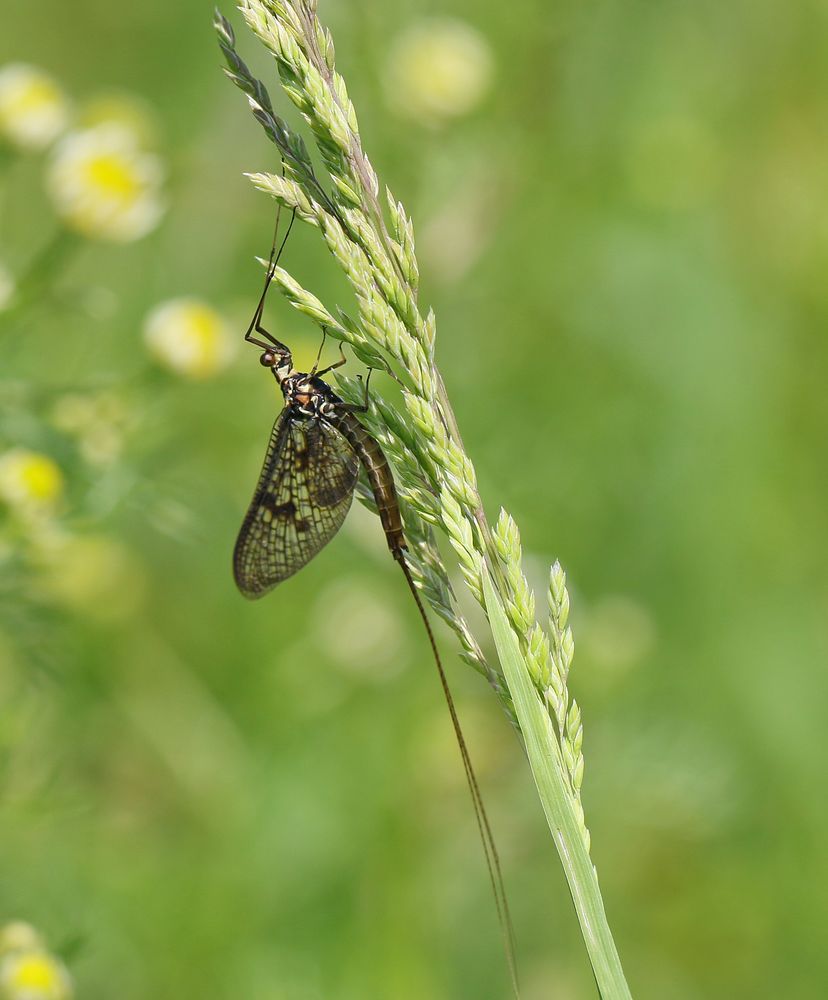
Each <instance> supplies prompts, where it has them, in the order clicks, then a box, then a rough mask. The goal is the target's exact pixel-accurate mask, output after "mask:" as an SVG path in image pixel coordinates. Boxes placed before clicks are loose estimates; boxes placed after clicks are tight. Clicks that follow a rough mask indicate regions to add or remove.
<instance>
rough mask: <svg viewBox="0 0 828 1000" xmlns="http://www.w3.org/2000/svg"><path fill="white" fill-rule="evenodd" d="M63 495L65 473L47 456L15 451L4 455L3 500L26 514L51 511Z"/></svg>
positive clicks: (0, 472) (0, 470)
mask: <svg viewBox="0 0 828 1000" xmlns="http://www.w3.org/2000/svg"><path fill="white" fill-rule="evenodd" d="M62 495H63V474H62V473H61V471H60V469H59V468H58V466H57V465H56V464H55V463H54V462H53V461H52V459H51V458H49V457H48V456H47V455H41V454H39V453H38V452H36V451H27V450H26V449H24V448H15V449H13V450H12V451H7V452H6V453H5V454H4V455H0V499H2V500H4V501H5V502H6V503H7V504H8V505H9V506H10V507H14V508H16V509H17V510H20V511H23V512H35V511H43V510H49V509H51V508H53V507H55V506H56V504H57V502H58V501H59V500H60V498H61V496H62Z"/></svg>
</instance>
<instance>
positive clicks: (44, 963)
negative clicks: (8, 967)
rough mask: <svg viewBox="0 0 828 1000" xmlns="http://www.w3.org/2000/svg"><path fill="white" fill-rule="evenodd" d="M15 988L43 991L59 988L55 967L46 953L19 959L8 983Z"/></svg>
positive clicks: (58, 976) (58, 978)
mask: <svg viewBox="0 0 828 1000" xmlns="http://www.w3.org/2000/svg"><path fill="white" fill-rule="evenodd" d="M9 985H10V986H12V987H13V988H15V989H38V990H42V991H43V992H44V993H46V992H47V991H48V992H53V991H55V990H57V989H59V988H60V986H61V981H60V975H59V974H58V970H57V967H56V966H55V963H54V962H53V961H52V959H51V958H50V957H49V956H48V955H29V956H27V957H26V958H22V959H20V961H19V962H18V963H17V966H16V968H15V970H14V974H13V976H12V978H11V982H10V984H9Z"/></svg>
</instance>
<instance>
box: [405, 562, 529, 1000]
mask: <svg viewBox="0 0 828 1000" xmlns="http://www.w3.org/2000/svg"><path fill="white" fill-rule="evenodd" d="M394 557H395V558H396V560H397V562H398V563H399V564H400V568H401V569H402V571H403V574H404V575H405V579H406V582H407V583H408V589H409V590H410V591H411V594H412V596H413V597H414V601H415V603H416V605H417V610H418V611H419V612H420V618H422V620H423V625H425V630H426V633H427V634H428V641H429V643H430V644H431V652H432V654H433V655H434V662H435V664H436V666H437V673H438V675H439V677H440V686H441V687H442V689H443V695H444V697H445V699H446V705H447V706H448V710H449V715H450V716H451V724H452V726H453V728H454V735H455V738H456V739H457V745H458V747H459V748H460V756H461V757H462V759H463V769H464V770H465V772H466V781H467V783H468V786H469V792H470V793H471V797H472V803H473V805H474V815H475V819H476V820H477V828H478V830H479V832H480V840H481V843H482V844H483V853H484V855H485V857H486V867H487V868H488V870H489V879H490V881H491V884H492V892H493V894H494V899H495V907H496V909H497V919H498V922H499V923H500V929H501V932H502V934H503V946H504V950H505V952H506V962H507V964H508V966H509V976H510V978H511V980H512V989H513V991H514V994H515V996H516V997H518V998H519V997H520V989H519V987H518V975H517V960H516V958H515V951H516V949H515V931H514V927H513V925H512V918H511V915H510V913H509V903H508V900H507V898H506V885H505V883H504V880H503V872H502V870H501V867H500V857H499V855H498V853H497V847H496V846H495V839H494V834H493V833H492V828H491V826H490V824H489V817H488V815H487V813H486V807H485V806H484V805H483V796H482V794H481V792H480V784H479V783H478V780H477V775H476V774H475V771H474V768H473V767H472V762H471V756H470V755H469V748H468V744H467V743H466V738H465V736H464V735H463V730H462V728H461V726H460V719H459V718H458V715H457V709H456V707H455V705H454V698H453V696H452V693H451V689H450V688H449V683H448V678H447V677H446V672H445V669H444V668H443V662H442V660H441V659H440V654H439V652H438V651H437V642H436V640H435V638H434V633H433V632H432V630H431V623H430V622H429V620H428V615H427V614H426V611H425V607H424V606H423V602H422V600H421V598H420V594H419V591H418V590H417V585H416V584H415V583H414V578H413V577H412V575H411V569H410V567H409V565H408V561H407V560H406V558H405V553H404V551H403V550H398V551H396V552H394Z"/></svg>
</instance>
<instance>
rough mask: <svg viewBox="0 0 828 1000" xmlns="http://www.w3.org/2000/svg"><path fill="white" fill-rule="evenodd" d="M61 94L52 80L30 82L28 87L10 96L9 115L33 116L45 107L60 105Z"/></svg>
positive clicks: (27, 83)
mask: <svg viewBox="0 0 828 1000" xmlns="http://www.w3.org/2000/svg"><path fill="white" fill-rule="evenodd" d="M61 100H62V97H61V93H60V91H59V90H58V89H57V87H56V86H55V85H54V84H53V83H52V81H51V80H34V79H33V80H28V81H27V82H26V85H25V86H23V87H20V88H18V90H17V91H16V92H15V93H13V94H12V95H10V97H9V102H8V113H9V115H10V116H11V115H15V116H16V115H27V114H33V113H36V112H38V111H40V110H41V108H44V107H51V106H52V105H55V104H60V102H61Z"/></svg>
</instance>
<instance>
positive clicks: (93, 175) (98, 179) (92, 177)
mask: <svg viewBox="0 0 828 1000" xmlns="http://www.w3.org/2000/svg"><path fill="white" fill-rule="evenodd" d="M86 169H87V176H88V178H89V182H90V184H91V185H92V186H93V187H97V188H98V189H99V190H100V191H102V192H103V193H104V194H106V195H110V196H112V197H114V198H119V199H120V200H121V201H130V200H132V199H134V198H135V197H136V196H137V195H138V194H140V192H141V185H140V183H139V182H138V179H137V178H136V176H135V172H134V171H133V170H131V169H130V165H129V164H128V163H126V162H125V161H124V160H123V159H122V158H121V157H120V156H116V155H114V154H112V153H109V154H104V155H101V156H95V157H93V158H92V159H91V160H90V161H89V163H88V164H87V167H86Z"/></svg>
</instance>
